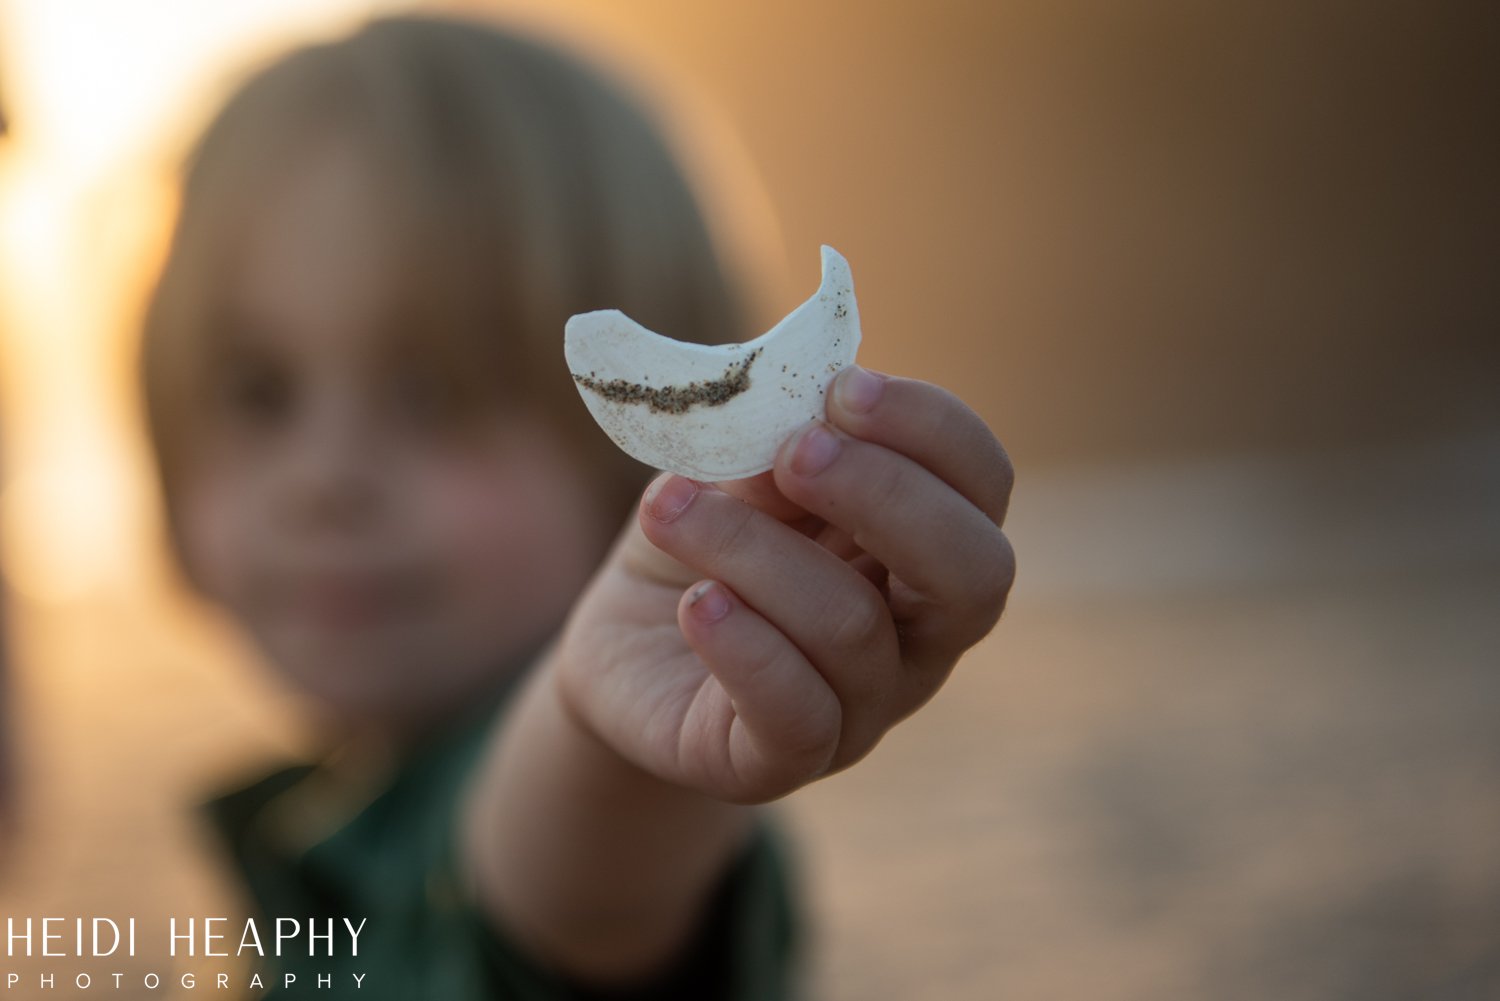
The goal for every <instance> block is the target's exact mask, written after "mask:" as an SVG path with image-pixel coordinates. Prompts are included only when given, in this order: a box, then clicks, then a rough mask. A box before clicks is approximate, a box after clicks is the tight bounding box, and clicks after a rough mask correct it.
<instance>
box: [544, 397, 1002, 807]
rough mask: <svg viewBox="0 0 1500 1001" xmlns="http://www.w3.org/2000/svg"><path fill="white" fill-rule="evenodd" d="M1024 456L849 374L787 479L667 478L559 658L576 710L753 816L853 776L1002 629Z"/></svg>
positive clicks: (794, 449) (647, 762) (794, 447)
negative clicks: (1017, 458) (832, 776)
mask: <svg viewBox="0 0 1500 1001" xmlns="http://www.w3.org/2000/svg"><path fill="white" fill-rule="evenodd" d="M1011 479H1012V473H1011V466H1010V461H1009V459H1008V458H1007V457H1006V454H1005V451H1004V449H1002V448H1001V446H1000V443H999V442H998V441H996V439H995V437H994V435H993V434H991V433H990V431H989V429H988V428H987V427H986V426H985V425H984V423H983V422H982V421H981V420H980V419H979V417H978V416H977V415H976V414H975V413H974V412H973V411H972V410H970V409H969V408H968V407H966V406H964V404H963V403H961V402H960V401H959V400H957V399H956V398H954V397H953V396H952V395H951V394H949V393H948V392H946V391H944V390H942V389H939V388H937V387H936V386H932V385H930V384H927V383H922V382H916V381H913V380H908V379H897V378H889V377H883V376H877V375H874V374H872V373H869V372H866V371H864V370H860V369H851V370H849V371H846V372H844V373H842V374H841V375H840V376H839V378H838V379H837V380H836V381H835V383H834V385H833V389H832V391H831V392H830V394H829V405H828V412H827V424H822V423H818V424H811V425H809V426H808V427H807V428H806V429H805V430H804V431H802V432H800V433H799V434H798V435H797V436H796V437H794V438H793V439H792V440H791V441H789V442H788V443H787V444H786V446H785V447H784V448H783V449H782V451H781V453H780V455H779V456H778V457H777V460H776V467H775V469H774V470H772V471H771V472H770V473H767V474H764V475H763V476H760V477H756V478H755V479H752V480H745V481H740V482H737V483H730V484H722V485H720V486H719V487H715V486H708V485H702V484H695V483H693V482H692V481H689V480H686V479H683V478H681V477H677V476H663V477H661V478H659V479H658V480H657V481H656V482H655V483H653V484H652V486H651V488H650V489H648V490H647V492H646V496H645V498H644V500H643V502H642V505H641V510H640V512H639V517H638V518H637V520H636V524H635V525H633V526H632V527H631V528H630V529H629V530H628V531H627V532H626V534H625V536H624V538H623V539H622V540H621V542H620V544H619V545H618V546H617V547H616V549H615V551H614V553H613V555H612V556H611V557H610V559H609V561H608V562H607V563H606V564H605V566H604V568H603V569H602V570H601V571H600V573H599V575H598V576H597V577H596V578H595V581H594V583H593V585H592V586H591V587H590V589H589V591H588V593H587V594H586V595H585V596H584V598H583V599H582V601H581V602H580V603H579V605H578V606H577V608H576V609H575V612H574V616H573V618H572V619H571V620H570V622H569V625H568V628H567V630H566V631H565V633H564V636H563V639H562V643H561V645H560V647H559V649H558V651H557V654H558V659H557V660H556V661H555V664H556V668H557V675H556V678H557V681H558V682H559V685H560V692H561V694H562V697H563V700H564V703H565V705H566V706H567V707H568V709H569V710H571V712H572V714H573V715H574V716H575V717H576V718H577V719H579V720H580V721H581V722H582V723H583V724H584V725H585V726H586V727H587V728H589V729H590V730H591V731H593V732H594V733H595V734H596V735H598V736H599V737H600V738H602V739H603V741H604V742H605V743H606V744H608V745H609V746H611V747H612V748H613V749H614V750H615V751H616V752H617V753H619V754H621V755H622V756H624V757H625V758H627V759H628V760H630V761H632V762H634V763H635V764H636V765H637V766H639V767H641V768H644V769H646V770H647V771H648V772H651V773H653V774H655V775H656V776H658V777H659V778H662V779H665V780H667V781H669V782H672V783H674V784H678V785H683V786H688V787H691V788H694V789H697V790H699V791H701V792H704V793H706V794H708V795H710V796H713V797H715V798H718V799H723V800H732V801H736V802H756V801H763V800H768V799H772V798H775V797H778V796H781V795H784V794H786V793H788V792H791V791H792V790H794V789H796V788H798V787H799V786H802V785H805V784H806V783H808V782H811V781H812V780H814V779H816V778H818V777H819V776H822V775H824V774H827V773H829V772H831V771H836V770H838V769H840V768H843V767H846V766H848V765H849V764H851V763H853V762H855V761H857V760H859V759H860V758H861V757H863V756H864V755H865V754H866V753H868V752H869V751H870V749H871V748H873V747H874V746H875V744H876V742H878V741H879V740H880V738H881V736H882V735H883V734H884V733H885V732H886V731H887V730H888V729H890V728H891V727H892V726H893V725H894V724H895V723H897V722H898V721H899V720H901V719H902V718H903V717H905V716H907V715H909V714H910V713H912V712H913V711H915V710H916V709H917V708H918V707H920V706H921V705H922V704H923V703H924V702H926V701H927V699H928V698H930V697H931V696H932V695H933V693H934V692H936V691H937V689H938V688H939V687H940V686H941V685H942V684H943V682H944V680H945V679H946V678H947V676H948V673H949V671H950V670H951V669H952V667H953V665H954V663H955V662H956V661H957V660H958V657H959V655H960V654H962V653H963V652H964V651H965V650H967V649H968V648H969V647H970V646H973V645H974V644H975V643H976V642H978V641H979V640H980V639H981V638H982V637H983V636H984V635H985V634H986V633H988V632H989V631H990V629H991V628H992V627H993V626H994V625H995V623H996V621H997V620H998V619H999V617H1000V613H1001V610H1002V609H1003V608H1004V606H1005V599H1006V595H1007V593H1008V592H1009V590H1010V586H1011V581H1012V578H1013V577H1014V575H1015V561H1014V557H1013V555H1012V552H1011V548H1010V543H1009V542H1008V541H1007V540H1006V538H1005V535H1004V534H1003V533H1002V532H1001V530H1000V526H1001V523H1002V522H1003V520H1004V518H1005V509H1006V504H1007V502H1008V500H1009V497H1010V489H1011Z"/></svg>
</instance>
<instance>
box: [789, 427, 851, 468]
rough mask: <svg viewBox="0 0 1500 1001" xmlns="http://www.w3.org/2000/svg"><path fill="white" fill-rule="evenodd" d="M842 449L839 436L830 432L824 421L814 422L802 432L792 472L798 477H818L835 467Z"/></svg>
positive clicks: (793, 460)
mask: <svg viewBox="0 0 1500 1001" xmlns="http://www.w3.org/2000/svg"><path fill="white" fill-rule="evenodd" d="M842 447H843V446H842V445H840V444H839V439H838V436H837V435H835V434H834V433H833V432H832V431H830V430H828V428H827V427H826V426H825V425H824V424H823V422H822V421H817V422H814V423H813V424H811V425H810V426H809V427H808V429H807V430H806V431H803V432H802V437H801V439H800V440H799V441H798V442H797V445H796V449H795V450H794V451H793V452H792V472H794V473H796V474H797V475H798V476H817V475H818V474H819V473H821V472H822V471H823V470H825V469H827V468H828V467H829V466H831V465H833V460H834V459H837V458H838V457H839V449H840V448H842Z"/></svg>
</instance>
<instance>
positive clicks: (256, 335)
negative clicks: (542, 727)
mask: <svg viewBox="0 0 1500 1001" xmlns="http://www.w3.org/2000/svg"><path fill="white" fill-rule="evenodd" d="M294 167H295V169H291V170H288V171H287V173H286V175H285V177H284V178H283V179H282V180H281V181H280V182H279V183H277V184H276V185H274V186H272V187H271V188H270V189H269V195H268V197H266V198H265V200H264V201H263V202H262V203H260V204H258V206H257V210H256V212H255V214H254V216H253V218H252V220H251V222H250V223H249V225H248V230H247V232H246V234H245V238H244V242H243V246H242V248H241V250H242V257H241V258H239V260H238V262H237V266H236V267H235V268H234V273H233V276H232V279H231V281H230V283H229V288H228V289H227V293H228V301H227V303H226V308H227V310H228V312H229V315H230V317H231V318H232V319H231V320H230V321H229V327H228V329H229V330H231V331H232V333H226V334H224V336H228V337H231V338H232V344H231V345H230V347H229V349H228V351H227V357H228V361H227V363H226V364H225V366H224V371H223V373H222V374H221V375H219V376H216V377H215V381H214V386H213V387H212V397H213V400H214V404H213V406H212V407H211V408H210V410H209V412H208V413H207V414H206V416H205V417H204V418H203V422H202V425H201V427H198V428H196V429H194V430H193V431H192V432H191V434H190V435H189V437H190V438H192V439H193V441H194V445H193V447H192V448H191V450H190V452H189V454H188V457H187V461H186V463H185V464H184V467H183V468H184V472H183V475H182V477H181V478H180V480H179V482H178V484H177V486H176V489H177V490H178V491H179V493H178V497H177V500H178V514H179V519H180V530H181V540H182V544H183V547H184V550H185V557H186V560H187V564H188V566H189V568H190V570H191V571H192V573H193V574H194V576H195V577H196V579H197V580H198V581H199V583H200V584H201V585H202V586H203V588H204V589H205V590H206V591H207V592H208V593H209V595H210V596H212V597H214V598H216V599H218V600H219V601H221V602H222V603H223V604H224V605H225V606H226V607H227V608H228V609H229V611H230V612H231V613H232V614H233V615H235V616H236V617H237V618H239V619H240V620H241V621H242V622H243V623H244V624H245V626H247V627H248V629H249V630H250V632H251V633H252V634H253V635H254V637H255V638H256V640H257V641H258V642H259V644H260V645H261V647H262V648H263V650H264V651H265V653H266V654H267V655H268V656H269V658H270V660H271V661H272V662H273V663H274V664H275V666H276V667H278V668H279V669H280V670H282V671H283V672H285V673H286V674H287V675H288V676H289V677H290V678H291V679H292V680H293V681H294V682H295V683H296V684H297V685H298V686H300V687H301V688H303V689H304V690H305V691H307V692H308V693H309V694H311V695H313V696H315V697H317V698H318V699H320V700H321V701H322V702H324V703H325V704H326V705H328V706H329V707H330V708H332V709H333V710H334V711H335V712H336V713H337V714H339V715H342V716H346V717H348V718H349V720H350V721H351V722H355V723H374V724H377V725H382V726H394V727H397V728H409V727H418V726H425V725H427V724H429V723H431V722H432V721H433V720H435V719H440V718H442V717H443V716H444V715H445V714H447V713H449V712H451V711H453V710H454V709H457V708H460V707H462V706H464V705H466V704H468V703H469V702H471V701H472V700H473V699H475V698H478V697H481V696H482V694H483V693H485V692H487V691H490V690H493V688H494V686H495V683H496V681H497V679H498V678H499V676H500V675H499V672H500V671H501V670H502V669H503V667H504V666H505V664H506V661H507V660H508V659H510V658H513V657H515V656H517V655H519V654H522V653H524V652H527V651H528V650H529V649H530V648H531V647H532V646H533V644H536V643H539V642H540V641H542V640H543V639H545V637H546V635H547V633H548V631H549V629H550V628H551V627H553V626H554V625H556V624H557V622H558V620H559V619H560V618H561V616H562V615H563V614H564V613H565V612H566V610H567V608H568V606H569V605H570V604H571V602H572V600H573V598H574V596H575V594H576V593H577V591H578V589H579V588H580V587H581V586H582V584H583V583H584V581H585V580H586V579H587V576H588V574H589V573H590V571H591V569H592V565H593V563H594V561H595V560H596V559H597V557H598V555H599V553H600V551H601V549H602V545H603V529H604V528H607V526H601V516H600V512H599V511H598V510H597V509H596V508H595V506H594V505H593V502H592V500H591V497H590V494H589V492H588V490H587V488H586V485H585V480H584V478H583V476H582V470H580V469H579V468H578V467H577V464H576V461H575V460H574V459H573V458H572V455H571V453H570V452H569V450H568V449H567V448H566V447H565V446H564V444H563V442H562V441H560V440H558V439H557V437H556V434H555V432H554V431H552V430H551V429H550V428H549V427H548V426H547V425H545V424H544V423H542V422H541V420H540V418H537V417H528V416H526V415H524V414H509V415H505V416H497V415H488V416H481V417H478V418H476V419H475V420H472V421H469V422H467V423H464V424H463V425H462V426H461V427H454V426H452V425H451V423H449V422H447V421H445V419H444V418H443V417H442V415H441V407H438V406H435V404H437V403H438V401H437V400H435V399H434V398H433V394H434V392H435V390H434V387H433V385H432V384H431V381H430V379H426V378H425V377H423V376H422V375H421V374H420V373H419V372H418V371H417V370H416V369H415V368H414V367H413V366H412V365H410V364H405V365H403V364H401V363H400V361H399V360H398V358H397V355H396V354H395V352H393V350H392V348H391V344H392V341H393V340H396V339H399V337H400V335H401V334H402V333H403V332H402V331H399V330H392V329H391V327H392V323H393V320H394V317H395V316H396V315H397V313H396V311H395V309H394V308H393V295H392V290H393V289H399V288H400V287H401V278H402V276H401V273H400V269H401V262H402V258H401V256H400V254H399V250H400V249H401V248H400V247H399V246H397V242H398V241H396V240H395V239H393V238H392V236H391V234H390V233H389V232H388V231H387V230H385V229H383V228H382V227H383V222H384V220H386V219H387V218H388V217H389V213H387V212H383V211H382V190H381V189H380V188H379V187H378V185H377V184H376V182H375V180H374V179H373V178H372V177H371V175H370V172H369V171H368V170H367V169H365V168H364V167H363V166H362V161H361V159H360V156H359V154H358V152H357V150H356V148H354V147H353V146H352V145H350V144H347V143H336V142H329V143H325V144H323V145H321V146H318V147H316V148H315V149H313V150H310V151H309V152H308V153H307V155H306V157H305V159H299V160H297V161H296V163H295V164H294ZM501 277H502V278H503V276H501ZM418 333H420V332H418ZM495 334H496V336H501V335H502V334H503V332H501V331H496V332H495ZM216 336H217V335H216ZM560 349H561V348H560V347H559V350H560ZM407 357H408V358H409V357H410V355H409V354H408V356H407Z"/></svg>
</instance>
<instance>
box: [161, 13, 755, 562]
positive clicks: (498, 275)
mask: <svg viewBox="0 0 1500 1001" xmlns="http://www.w3.org/2000/svg"><path fill="white" fill-rule="evenodd" d="M329 135H332V136H335V137H337V138H340V139H347V140H352V141H354V142H356V143H358V144H360V145H359V147H358V148H359V149H360V152H361V154H362V155H364V156H366V157H367V158H368V161H369V163H370V164H371V168H372V169H373V170H375V171H377V172H378V176H379V178H380V180H381V181H382V182H383V183H384V184H385V185H386V187H387V190H390V191H391V192H392V193H393V195H394V197H393V198H392V204H391V206H390V209H391V213H392V218H393V221H394V222H395V224H396V225H397V226H398V227H400V232H401V233H402V234H403V240H402V245H403V246H404V247H406V248H407V250H406V252H407V254H408V255H409V256H408V259H407V260H406V261H405V264H406V268H405V271H404V273H405V274H407V275H409V279H410V280H409V282H408V285H409V288H408V289H407V290H406V292H407V294H408V295H409V297H410V299H411V302H410V303H408V304H407V305H408V306H411V307H414V308H416V309H418V310H419V311H420V319H421V322H420V324H416V325H414V326H413V329H414V330H415V331H419V333H414V334H413V336H414V337H419V338H420V340H419V341H418V342H416V343H414V344H413V345H412V347H413V348H414V349H415V351H414V352H413V353H412V357H413V359H414V363H417V364H435V365H438V366H440V367H441V368H442V371H443V373H444V374H445V377H446V378H445V380H444V383H443V384H444V385H445V386H447V387H448V388H449V389H451V393H452V400H453V402H454V404H455V405H456V406H458V407H460V408H470V407H473V406H477V405H483V404H484V403H485V402H487V401H494V402H500V398H501V397H503V398H504V402H505V404H506V405H510V404H511V403H519V404H520V405H523V406H527V407H530V408H533V411H534V412H542V413H544V414H545V415H546V417H547V418H548V419H549V420H550V421H551V422H552V423H553V424H554V425H555V426H556V427H558V428H559V429H561V430H562V431H563V434H564V438H565V440H567V441H569V442H571V443H572V444H573V445H574V446H575V447H576V449H577V453H578V455H579V457H580V459H581V460H582V462H583V463H584V465H585V468H586V469H588V470H589V471H590V475H591V476H592V477H593V481H592V483H593V489H596V490H597V491H598V493H599V496H600V499H601V500H603V501H604V502H605V503H606V504H607V505H608V506H609V508H610V509H611V510H618V509H619V508H620V507H622V506H623V505H625V504H628V503H629V501H630V500H632V499H633V498H634V496H635V494H636V493H637V492H638V491H639V489H640V487H641V485H642V483H643V482H644V478H645V474H646V471H645V470H644V469H643V468H641V467H640V466H639V465H637V464H636V463H634V462H633V461H631V460H629V459H628V458H626V457H625V456H624V455H622V454H621V453H620V452H619V451H618V450H617V449H616V448H615V447H614V445H613V444H611V443H610V442H609V440H608V439H607V438H606V437H605V436H604V435H603V433H601V432H600V431H599V430H598V429H597V428H596V427H594V426H593V424H592V422H591V420H590V419H589V417H588V415H587V412H586V410H585V408H584V406H583V404H582V402H581V401H580V400H579V398H578V394H577V392H576V390H575V388H574V386H573V384H572V380H571V377H570V375H569V373H568V371H567V369H566V366H565V365H564V362H563V352H562V330H563V323H564V321H565V320H566V318H567V317H568V316H569V315H570V314H572V313H575V312H581V311H584V310H589V309H599V308H605V307H615V308H620V309H623V310H624V311H625V312H626V313H628V314H629V315H631V316H632V317H634V318H636V319H637V320H639V321H641V322H642V323H644V324H646V325H647V326H648V327H651V328H652V329H655V330H659V331H661V332H663V333H666V334H669V335H671V336H674V337H679V338H682V339H689V340H699V341H705V342H722V341H728V340H742V339H744V337H745V335H746V331H745V330H744V329H743V326H744V320H743V315H744V314H743V312H742V309H741V304H740V302H739V297H738V295H737V294H736V292H735V290H734V289H733V288H732V286H731V282H730V280H729V279H728V277H727V275H726V274H725V273H724V269H723V267H722V266H721V263H720V258H719V256H718V255H717V254H716V252H715V248H714V246H713V243H712V241H711V239H710V236H709V232H708V229H707V227H706V226H705V223H704V221H703V219H702V216H701V213H700V211H699V209H698V207H697V203H696V201H695V199H694V197H693V195H692V193H691V191H690V188H689V185H688V183H687V181H686V180H685V178H684V177H683V174H682V172H681V171H680V170H679V168H678V167H677V165H676V162H675V160H674V158H673V156H672V154H671V152H670V151H669V150H668V148H667V146H666V144H665V142H664V140H663V139H662V137H661V135H660V133H659V131H658V129H657V127H656V126H655V125H654V124H653V122H652V121H651V120H650V119H649V118H648V117H647V115H646V114H645V113H644V112H643V111H642V110H641V108H639V107H638V106H637V105H636V104H635V103H634V102H633V101H632V100H631V99H630V98H629V97H628V96H627V95H626V94H625V93H624V92H623V91H622V90H621V89H619V88H618V87H617V86H616V85H614V84H612V83H610V82H607V81H605V80H604V79H602V78H601V77H599V76H598V75H596V74H595V73H593V72H591V71H589V70H586V69H585V68H583V67H582V66H581V65H579V64H578V63H577V62H575V61H573V60H572V59H570V58H569V57H567V56H564V55H563V54H561V53H559V52H557V51H554V50H552V49H549V48H547V47H544V46H542V45H540V44H537V43H534V42H531V41H528V40H525V39H522V38H519V37H516V36H513V35H509V34H506V33H504V32H502V31H500V30H498V29H496V28H493V27H491V26H488V25H484V24H480V23H477V22H469V21H462V20H456V19H438V18H427V17H400V18H386V19H380V20H376V21H372V22H370V23H369V24H367V25H366V26H365V27H363V28H362V29H361V30H359V31H358V32H356V33H355V34H353V35H351V36H349V37H347V38H345V39H342V40H340V41H336V42H333V43H329V44H321V45H315V46H311V47H307V48H303V49H300V50H298V51H295V52H293V53H291V54H290V55H288V56H286V57H284V58H283V59H281V60H280V61H278V62H276V63H274V64H273V65H271V66H270V67H268V68H267V69H265V70H263V71H262V72H260V73H259V74H257V75H256V76H255V77H254V78H253V79H251V80H250V81H249V82H248V83H247V84H245V85H244V86H243V87H242V88H241V89H240V90H239V91H238V93H236V94H235V95H234V96H233V97H232V98H231V99H230V100H229V102H228V103H227V104H226V105H225V107H224V108H223V109H222V110H221V111H220V113H219V114H218V116H217V117H216V118H215V119H214V120H213V122H212V123H211V124H210V125H209V126H208V128H207V130H206V131H205V132H204V134H203V135H202V137H201V138H200V139H199V141H198V143H197V145H196V147H195V148H194V149H193V151H192V153H191V155H190V156H189V158H188V161H187V169H186V176H185V178H184V182H183V198H182V205H181V211H180V215H179V217H178V220H177V225H176V229H175V231H174V234H173V239H172V243H171V247H170V250H169V253H168V257H167V260H166V263H165V265H164V267H163V270H162V273H161V276H160V279H159V281H158V284H157V286H156V288H155V290H154V292H153V295H152V297H151V300H150V303H149V305H148V309H147V313H146V319H145V325H144V331H143V343H142V353H141V375H142V380H143V385H144V394H145V401H146V418H147V424H148V431H149V435H150V437H151V440H152V442H153V444H154V446H155V453H156V457H157V467H158V472H159V474H160V477H161V482H162V485H163V491H164V497H165V498H166V504H167V514H168V522H169V524H173V523H174V522H175V519H174V517H173V495H174V484H175V483H176V482H177V478H178V476H179V474H180V472H181V468H182V463H183V458H184V452H185V450H186V449H187V447H188V446H189V445H190V444H191V427H192V423H193V422H192V420H191V415H192V414H193V413H194V412H195V411H196V410H197V409H198V407H199V405H201V404H202V403H203V400H202V397H201V394H202V393H203V392H204V387H205V386H206V385H208V384H209V382H210V380H209V379H207V378H206V375H207V374H208V373H209V372H210V371H211V366H212V365H213V364H214V356H215V352H216V350H218V348H219V346H220V342H222V340H223V336H222V332H221V327H222V320H223V317H222V316H221V315H220V312H219V311H220V310H222V309H223V308H224V307H223V304H222V302H221V299H222V296H223V288H224V286H225V285H226V284H227V275H228V273H229V271H230V269H231V268H232V267H233V257H234V250H235V245H236V242H237V240H239V239H240V236H239V234H240V233H242V231H243V229H244V226H245V222H246V219H247V217H248V215H249V213H251V212H253V211H254V209H255V202H256V199H257V197H258V195H259V193H260V192H261V191H262V190H263V189H264V188H265V187H266V186H267V185H268V183H269V178H271V177H273V176H275V174H276V172H277V171H278V170H284V169H288V168H287V166H286V164H287V163H288V162H289V161H290V160H291V159H292V158H291V157H290V156H289V153H292V152H294V151H295V150H296V149H297V148H298V147H299V145H302V144H306V143H308V142H310V141H315V140H318V139H320V138H323V137H326V136H329ZM174 527H175V526H174ZM174 534H175V532H174Z"/></svg>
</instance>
